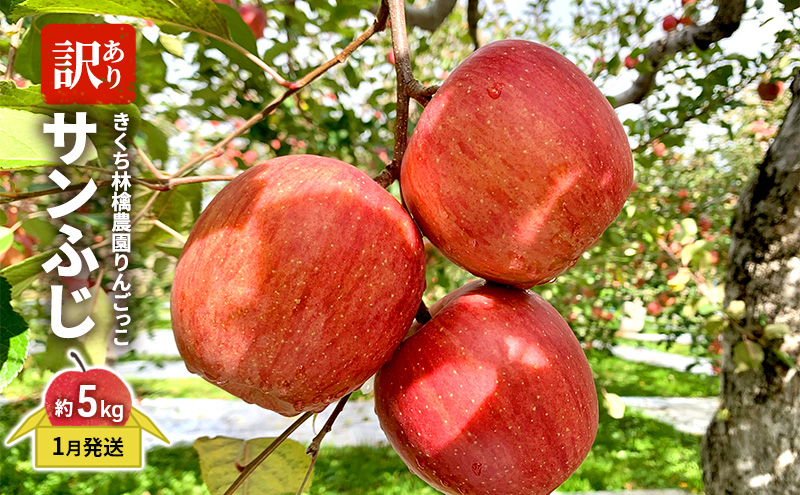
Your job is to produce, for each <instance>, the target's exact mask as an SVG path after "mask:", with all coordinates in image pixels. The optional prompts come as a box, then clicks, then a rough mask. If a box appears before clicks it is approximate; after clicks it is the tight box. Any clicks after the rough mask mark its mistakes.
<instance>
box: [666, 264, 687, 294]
mask: <svg viewBox="0 0 800 495" xmlns="http://www.w3.org/2000/svg"><path fill="white" fill-rule="evenodd" d="M691 273H692V272H690V271H689V269H688V268H681V269H680V270H678V273H676V274H675V275H674V276H673V277H672V278H670V279H669V280H667V285H669V287H670V289H672V290H674V291H675V292H680V291H682V290H683V289H684V288H685V287H686V284H688V283H689V281H690V280H691V279H692V275H691Z"/></svg>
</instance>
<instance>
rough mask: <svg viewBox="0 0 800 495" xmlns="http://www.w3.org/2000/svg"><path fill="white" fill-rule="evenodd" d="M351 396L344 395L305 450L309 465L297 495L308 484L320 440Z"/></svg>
mask: <svg viewBox="0 0 800 495" xmlns="http://www.w3.org/2000/svg"><path fill="white" fill-rule="evenodd" d="M351 395H352V392H351V393H349V394H347V395H345V396H344V397H342V398H341V399H339V402H338V403H337V404H336V407H335V408H334V410H333V412H332V413H331V415H330V417H329V418H328V420H327V421H326V422H325V426H323V427H322V429H321V430H320V432H319V433H317V436H315V437H314V439H313V440H312V441H311V444H310V445H309V446H308V448H307V449H306V454H308V455H310V456H311V463H310V464H309V465H308V470H306V476H305V478H303V483H302V484H301V485H300V489H299V490H297V495H301V494H302V493H303V488H305V487H306V483H307V482H308V478H309V477H310V476H311V472H312V471H313V470H314V464H316V463H317V456H318V455H319V449H320V445H322V439H323V438H325V435H327V434H328V433H330V432H331V430H332V429H333V423H334V421H336V418H338V417H339V414H341V412H342V409H344V405H345V404H347V400H348V399H349V398H350V396H351Z"/></svg>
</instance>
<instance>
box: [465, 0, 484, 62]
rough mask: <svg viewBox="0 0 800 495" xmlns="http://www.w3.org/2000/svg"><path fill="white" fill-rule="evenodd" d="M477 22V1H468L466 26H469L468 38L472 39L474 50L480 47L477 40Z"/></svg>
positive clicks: (478, 12)
mask: <svg viewBox="0 0 800 495" xmlns="http://www.w3.org/2000/svg"><path fill="white" fill-rule="evenodd" d="M479 20H481V13H480V11H479V10H478V0H469V1H468V2H467V25H468V26H469V37H470V38H472V43H473V44H474V45H475V49H476V50H477V49H478V48H480V47H481V42H480V39H478V21H479Z"/></svg>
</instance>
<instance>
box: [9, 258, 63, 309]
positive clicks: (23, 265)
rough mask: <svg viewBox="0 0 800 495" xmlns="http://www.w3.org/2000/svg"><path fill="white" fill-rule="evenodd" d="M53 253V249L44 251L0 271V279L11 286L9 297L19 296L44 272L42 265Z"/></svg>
mask: <svg viewBox="0 0 800 495" xmlns="http://www.w3.org/2000/svg"><path fill="white" fill-rule="evenodd" d="M55 252H56V250H55V249H52V250H50V251H45V252H44V253H40V254H37V255H36V256H31V257H30V258H26V259H24V260H22V261H20V262H19V263H16V264H14V265H11V266H8V267H6V268H3V269H2V270H0V277H3V278H5V279H6V280H8V283H9V284H11V287H12V289H11V297H17V296H18V295H19V294H21V293H22V291H23V290H25V288H27V286H28V285H30V284H31V282H33V281H34V280H35V279H36V277H38V276H39V275H40V274H41V273H42V272H43V271H44V269H43V268H42V263H44V262H45V261H47V260H48V259H50V257H51V256H53V254H54V253H55Z"/></svg>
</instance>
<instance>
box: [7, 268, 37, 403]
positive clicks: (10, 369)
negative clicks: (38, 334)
mask: <svg viewBox="0 0 800 495" xmlns="http://www.w3.org/2000/svg"><path fill="white" fill-rule="evenodd" d="M29 333H30V332H29V331H28V324H27V323H26V322H25V319H24V318H23V317H22V316H20V314H19V313H17V312H16V311H14V308H13V307H11V284H10V283H9V282H8V280H6V279H5V278H4V277H2V276H0V390H3V389H4V388H6V385H8V384H9V383H11V380H13V379H14V377H15V376H17V373H19V372H20V370H21V369H22V365H23V364H24V363H25V356H26V355H27V353H28V338H29V335H28V334H29Z"/></svg>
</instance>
